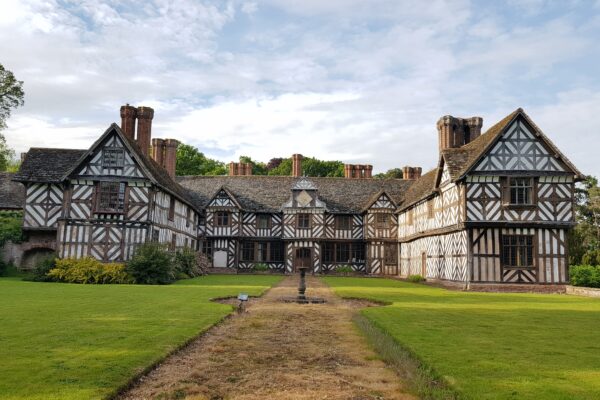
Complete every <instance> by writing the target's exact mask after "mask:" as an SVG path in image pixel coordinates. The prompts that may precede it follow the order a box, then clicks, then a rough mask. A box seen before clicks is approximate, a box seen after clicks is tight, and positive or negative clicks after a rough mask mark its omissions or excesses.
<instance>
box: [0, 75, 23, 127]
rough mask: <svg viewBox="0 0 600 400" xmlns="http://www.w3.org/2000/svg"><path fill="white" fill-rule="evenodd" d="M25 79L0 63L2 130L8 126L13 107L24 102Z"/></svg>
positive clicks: (0, 122) (0, 125)
mask: <svg viewBox="0 0 600 400" xmlns="http://www.w3.org/2000/svg"><path fill="white" fill-rule="evenodd" d="M23 97H25V92H23V81H18V80H17V79H16V78H15V76H14V75H13V73H12V72H10V71H9V70H7V69H5V68H4V66H3V65H2V64H0V130H2V129H4V128H6V120H7V119H8V118H9V117H10V113H11V111H12V109H13V108H17V107H19V106H22V105H23V104H24V100H23Z"/></svg>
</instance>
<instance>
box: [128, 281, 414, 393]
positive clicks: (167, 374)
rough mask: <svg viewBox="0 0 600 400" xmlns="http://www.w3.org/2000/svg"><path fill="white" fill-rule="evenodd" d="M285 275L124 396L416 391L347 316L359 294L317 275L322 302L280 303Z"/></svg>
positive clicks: (315, 290) (288, 291)
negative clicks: (338, 290)
mask: <svg viewBox="0 0 600 400" xmlns="http://www.w3.org/2000/svg"><path fill="white" fill-rule="evenodd" d="M297 282H298V278H297V277H288V278H286V279H284V280H283V281H282V282H281V284H279V285H278V286H276V287H274V288H272V289H271V290H270V291H269V292H268V293H267V294H266V295H265V296H264V297H262V298H260V299H258V300H253V301H252V303H251V304H250V305H249V306H248V309H247V312H246V313H244V314H242V315H238V316H235V317H233V318H230V319H229V320H227V321H225V322H224V323H222V324H221V325H219V326H217V327H215V328H213V329H212V330H211V331H209V333H207V334H206V335H204V336H203V337H201V338H200V339H198V340H196V341H195V342H193V343H192V344H191V345H190V346H188V347H186V348H185V349H183V350H182V351H180V352H179V353H177V354H175V355H173V356H172V357H170V358H169V359H167V360H166V361H165V362H164V363H163V364H161V365H160V366H159V367H158V368H157V369H155V370H154V371H152V372H151V373H150V374H149V375H147V376H146V377H144V378H143V380H141V381H140V382H139V383H138V384H137V386H135V387H134V388H133V389H131V390H130V391H129V392H127V393H125V394H124V395H123V396H122V399H184V398H185V399H210V400H217V399H243V400H250V399H344V400H346V399H353V400H363V399H364V400H366V399H414V397H413V396H411V395H409V394H406V390H405V388H404V387H403V385H402V382H400V379H399V378H398V376H397V375H396V374H395V373H394V372H393V371H392V370H390V369H388V368H387V367H386V366H385V364H384V363H383V362H382V361H380V360H379V359H378V358H377V356H376V355H375V353H374V352H373V351H372V350H371V349H370V348H369V347H368V345H367V344H366V342H365V340H364V338H363V337H361V336H360V334H359V333H358V332H357V330H356V328H355V327H354V326H353V324H352V320H351V318H352V315H353V313H355V312H356V310H357V308H358V307H361V306H364V304H360V303H358V302H351V301H345V300H341V299H340V298H338V297H336V296H335V295H334V294H333V292H332V291H331V289H329V288H328V287H326V286H325V285H323V284H322V283H321V282H320V281H319V280H318V279H315V278H312V277H310V278H308V282H307V283H308V286H309V290H308V291H307V295H310V296H319V297H324V298H326V299H327V304H314V305H306V304H304V305H301V304H294V303H283V302H281V301H279V299H280V298H281V297H284V296H292V295H295V294H296V287H297Z"/></svg>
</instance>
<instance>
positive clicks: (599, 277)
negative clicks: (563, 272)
mask: <svg viewBox="0 0 600 400" xmlns="http://www.w3.org/2000/svg"><path fill="white" fill-rule="evenodd" d="M569 274H570V276H571V285H573V286H584V287H591V288H600V266H592V265H575V266H572V267H571V268H570V270H569Z"/></svg>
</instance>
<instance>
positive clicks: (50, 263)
mask: <svg viewBox="0 0 600 400" xmlns="http://www.w3.org/2000/svg"><path fill="white" fill-rule="evenodd" d="M55 267H56V258H55V257H47V258H44V259H43V260H42V261H40V262H38V263H37V264H36V266H35V268H34V269H33V276H32V277H31V280H33V281H36V282H52V281H53V279H52V277H50V276H49V275H48V273H49V272H50V271H51V270H52V269H54V268H55Z"/></svg>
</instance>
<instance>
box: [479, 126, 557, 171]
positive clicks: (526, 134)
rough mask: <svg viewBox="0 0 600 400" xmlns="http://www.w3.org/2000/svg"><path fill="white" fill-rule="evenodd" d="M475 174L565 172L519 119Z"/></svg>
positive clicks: (480, 164)
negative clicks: (487, 172)
mask: <svg viewBox="0 0 600 400" xmlns="http://www.w3.org/2000/svg"><path fill="white" fill-rule="evenodd" d="M474 170H475V171H545V172H564V171H566V170H565V168H564V167H563V166H562V165H561V162H560V161H558V159H557V158H556V157H555V155H554V154H551V153H550V152H549V151H548V149H546V146H544V144H543V143H542V141H541V140H540V139H539V138H537V137H536V136H535V135H534V134H533V133H532V132H531V130H530V129H529V128H528V127H527V125H526V124H525V123H524V122H523V121H522V120H520V119H518V120H516V121H515V122H514V123H513V124H512V125H511V126H510V127H509V128H508V130H507V131H506V133H505V134H504V135H503V137H501V138H500V140H498V142H496V144H495V145H494V146H493V147H492V149H491V150H490V151H489V152H488V154H487V155H486V156H485V157H484V158H483V159H482V160H481V161H480V162H479V164H477V166H476V167H475V169H474Z"/></svg>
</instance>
